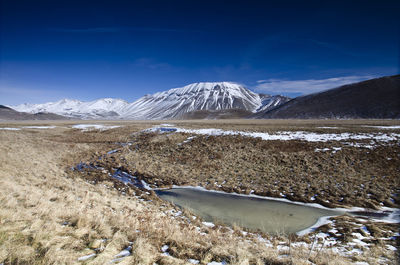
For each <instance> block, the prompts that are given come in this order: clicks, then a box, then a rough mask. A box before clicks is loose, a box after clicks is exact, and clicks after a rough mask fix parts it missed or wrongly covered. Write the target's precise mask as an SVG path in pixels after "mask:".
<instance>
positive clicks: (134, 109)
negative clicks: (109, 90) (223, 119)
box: [10, 82, 290, 120]
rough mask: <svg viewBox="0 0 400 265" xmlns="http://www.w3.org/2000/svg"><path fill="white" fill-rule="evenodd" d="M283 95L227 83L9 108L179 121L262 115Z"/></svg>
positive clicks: (83, 116)
mask: <svg viewBox="0 0 400 265" xmlns="http://www.w3.org/2000/svg"><path fill="white" fill-rule="evenodd" d="M289 100H290V98H287V97H283V96H271V95H264V94H257V93H254V92H252V91H251V90H249V89H247V88H245V87H244V86H242V85H239V84H236V83H231V82H215V83H210V82H204V83H194V84H190V85H187V86H184V87H181V88H173V89H170V90H168V91H164V92H159V93H155V94H153V95H145V96H143V97H141V98H140V99H138V100H136V101H135V102H132V103H129V102H127V101H125V100H122V99H113V98H103V99H98V100H94V101H88V102H83V101H79V100H71V99H63V100H60V101H57V102H49V103H44V104H26V103H25V104H21V105H17V106H10V107H11V108H13V109H15V110H17V111H20V112H28V113H39V112H50V113H55V114H59V115H63V116H67V117H70V118H80V119H133V120H147V119H175V118H176V119H179V118H182V117H184V115H186V114H187V113H191V112H195V111H204V110H205V111H207V110H209V111H224V110H228V109H240V110H244V111H248V112H251V113H257V112H260V111H262V112H266V111H268V110H271V109H274V108H276V107H277V106H279V105H281V104H283V103H285V102H287V101H289Z"/></svg>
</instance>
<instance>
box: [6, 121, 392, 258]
mask: <svg viewBox="0 0 400 265" xmlns="http://www.w3.org/2000/svg"><path fill="white" fill-rule="evenodd" d="M135 126H136V125H135ZM135 126H132V127H126V128H123V129H120V130H111V131H110V132H109V133H105V132H98V131H97V132H80V131H76V130H70V129H68V130H66V129H61V128H57V129H54V130H48V131H41V132H37V131H34V130H29V131H26V132H25V131H24V132H21V131H19V132H5V131H3V132H1V131H0V153H1V154H2V155H1V156H0V205H1V207H0V263H4V264H76V263H79V262H78V258H79V257H82V256H84V255H88V254H91V253H96V254H97V256H96V257H95V258H92V259H89V260H87V261H86V263H87V264H106V263H108V262H109V261H110V260H112V259H113V258H114V256H115V255H116V254H118V253H119V252H120V251H121V250H123V249H124V248H126V247H127V246H128V245H129V244H130V242H131V243H132V255H131V256H129V257H127V258H125V259H124V260H123V261H122V262H120V264H152V263H153V262H157V263H158V264H187V259H188V258H193V259H198V260H200V261H201V264H206V263H207V262H210V261H212V260H214V261H218V260H219V261H221V260H226V261H228V262H230V263H231V264H288V263H290V262H293V264H308V261H307V260H308V259H309V258H310V257H309V255H308V253H309V249H304V248H293V249H292V250H291V253H290V256H289V257H288V258H284V257H283V258H282V257H281V258H278V256H279V255H280V254H282V253H279V251H278V250H277V249H274V248H271V247H267V246H266V245H265V244H264V243H263V242H260V241H258V240H257V239H254V238H252V237H250V236H247V237H245V236H242V235H240V233H232V232H231V231H230V230H229V229H226V228H223V227H218V226H217V227H216V228H213V229H210V228H207V227H204V226H201V224H200V221H194V220H192V221H191V222H188V220H189V219H187V218H172V216H171V215H170V214H168V212H167V210H169V209H171V206H170V205H169V204H166V203H165V204H163V203H162V202H157V201H144V200H140V198H139V197H133V196H129V195H123V194H121V192H118V191H117V190H115V189H113V188H111V187H112V185H113V183H112V182H99V183H98V184H97V185H92V184H90V183H88V182H86V181H85V179H82V178H75V177H72V176H73V174H72V173H71V171H69V170H68V168H69V167H70V166H72V165H74V164H75V163H77V162H79V161H81V160H83V161H87V160H90V159H91V158H93V157H95V156H97V155H98V154H101V153H102V152H103V153H104V150H106V151H107V150H109V148H110V147H111V148H113V147H115V146H116V145H115V142H122V141H124V140H125V139H126V138H127V137H129V135H130V133H131V132H132V131H134V130H136V129H138V128H141V127H143V125H142V124H139V125H137V127H135ZM187 215H188V216H190V214H187ZM198 226H199V227H201V229H200V232H203V233H202V234H200V233H199V231H198V228H197V227H198ZM103 240H104V241H103ZM164 244H167V245H168V246H169V247H170V249H169V253H170V255H171V256H169V257H166V256H162V255H161V250H160V248H161V246H163V245H164ZM94 246H96V248H95V247H94ZM376 251H377V252H378V250H376ZM371 255H379V254H377V253H371ZM313 257H314V259H313V262H315V263H317V264H347V263H348V262H349V259H346V258H343V257H341V256H339V255H337V254H336V253H332V252H331V251H329V250H326V249H323V250H322V252H321V253H320V254H319V255H318V256H317V257H315V253H314V255H313ZM371 259H373V257H371ZM393 260H394V259H393Z"/></svg>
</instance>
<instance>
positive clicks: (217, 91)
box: [123, 82, 263, 119]
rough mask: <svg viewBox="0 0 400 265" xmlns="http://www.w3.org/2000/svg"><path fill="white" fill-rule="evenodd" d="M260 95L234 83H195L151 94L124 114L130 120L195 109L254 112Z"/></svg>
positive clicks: (179, 114) (164, 116) (171, 115)
mask: <svg viewBox="0 0 400 265" xmlns="http://www.w3.org/2000/svg"><path fill="white" fill-rule="evenodd" d="M262 104H263V100H262V97H261V96H260V95H259V94H257V93H254V92H252V91H250V90H249V89H247V88H245V87H243V86H241V85H239V84H235V83H230V82H219V83H194V84H190V85H187V86H184V87H181V88H173V89H170V90H168V91H164V92H159V93H156V94H153V95H146V96H144V97H142V98H140V99H138V100H137V101H135V102H133V103H132V104H130V105H129V106H128V107H127V109H126V112H125V113H124V114H123V115H124V116H125V117H126V118H129V119H172V118H180V117H182V116H183V115H184V114H185V113H188V112H192V111H198V110H225V109H242V110H247V111H251V112H254V111H255V110H256V109H258V108H259V107H260V106H261V105H262Z"/></svg>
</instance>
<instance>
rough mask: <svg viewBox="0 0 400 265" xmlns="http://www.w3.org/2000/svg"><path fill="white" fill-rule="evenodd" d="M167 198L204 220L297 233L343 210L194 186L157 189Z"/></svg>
mask: <svg viewBox="0 0 400 265" xmlns="http://www.w3.org/2000/svg"><path fill="white" fill-rule="evenodd" d="M156 193H157V194H158V195H159V196H160V197H161V198H162V199H164V200H167V201H170V202H172V203H174V204H176V205H178V206H180V207H183V208H187V209H189V210H190V211H192V212H193V213H194V214H196V215H199V216H201V217H202V218H203V219H204V220H205V221H208V222H214V221H216V220H217V221H220V222H223V223H225V224H230V225H232V224H237V225H239V226H241V227H246V228H250V229H260V230H261V231H263V232H266V233H271V234H278V233H296V232H299V231H301V230H304V229H306V228H308V227H310V226H312V225H314V224H315V223H316V222H317V220H318V218H320V217H323V216H332V215H340V214H342V213H343V212H340V211H335V210H328V209H320V208H315V207H310V206H305V205H298V204H293V203H288V202H281V201H276V200H268V199H262V198H255V197H245V196H239V195H235V194H226V193H217V192H210V191H206V190H199V189H195V188H173V189H169V190H157V191H156Z"/></svg>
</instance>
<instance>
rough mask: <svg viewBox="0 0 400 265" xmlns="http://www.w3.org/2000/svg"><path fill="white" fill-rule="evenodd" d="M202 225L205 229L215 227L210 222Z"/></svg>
mask: <svg viewBox="0 0 400 265" xmlns="http://www.w3.org/2000/svg"><path fill="white" fill-rule="evenodd" d="M203 225H205V226H207V227H210V228H212V227H214V226H215V224H213V223H211V222H203Z"/></svg>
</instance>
